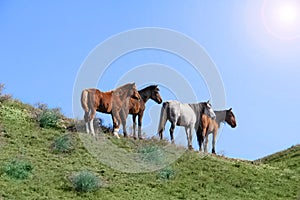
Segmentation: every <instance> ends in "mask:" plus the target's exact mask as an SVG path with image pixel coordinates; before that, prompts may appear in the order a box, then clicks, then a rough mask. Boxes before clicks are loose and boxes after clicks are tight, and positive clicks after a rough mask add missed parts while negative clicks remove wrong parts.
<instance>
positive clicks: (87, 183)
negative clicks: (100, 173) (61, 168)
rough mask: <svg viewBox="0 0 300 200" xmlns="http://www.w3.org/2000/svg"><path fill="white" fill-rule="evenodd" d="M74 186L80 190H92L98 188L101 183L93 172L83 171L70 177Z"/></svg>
mask: <svg viewBox="0 0 300 200" xmlns="http://www.w3.org/2000/svg"><path fill="white" fill-rule="evenodd" d="M70 180H71V182H72V185H73V188H74V189H75V190H76V191H78V192H91V191H95V190H97V189H98V188H99V187H100V185H101V181H100V179H99V178H98V177H97V176H96V175H95V174H94V173H92V172H89V171H81V172H78V173H76V174H75V175H73V176H72V177H71V178H70Z"/></svg>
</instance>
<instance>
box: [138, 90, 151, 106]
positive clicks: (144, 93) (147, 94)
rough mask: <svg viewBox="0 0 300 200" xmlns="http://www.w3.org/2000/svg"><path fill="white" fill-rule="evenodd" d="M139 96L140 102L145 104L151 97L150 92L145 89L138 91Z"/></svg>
mask: <svg viewBox="0 0 300 200" xmlns="http://www.w3.org/2000/svg"><path fill="white" fill-rule="evenodd" d="M139 94H140V96H141V98H142V100H143V101H144V103H146V102H147V101H148V100H149V99H150V97H151V92H150V91H149V90H147V88H146V89H142V90H140V91H139Z"/></svg>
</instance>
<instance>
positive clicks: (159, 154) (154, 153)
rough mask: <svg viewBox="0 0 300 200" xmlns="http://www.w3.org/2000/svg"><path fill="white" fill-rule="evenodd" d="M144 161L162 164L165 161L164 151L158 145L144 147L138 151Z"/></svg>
mask: <svg viewBox="0 0 300 200" xmlns="http://www.w3.org/2000/svg"><path fill="white" fill-rule="evenodd" d="M138 153H139V154H140V157H141V159H142V160H143V161H146V162H151V163H155V164H160V163H161V162H163V160H164V151H163V149H161V148H159V147H158V146H157V145H144V146H142V147H140V148H139V149H138Z"/></svg>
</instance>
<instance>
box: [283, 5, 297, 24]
mask: <svg viewBox="0 0 300 200" xmlns="http://www.w3.org/2000/svg"><path fill="white" fill-rule="evenodd" d="M279 18H280V20H281V23H285V24H287V25H290V24H292V23H293V22H295V20H296V19H297V8H296V7H295V6H293V5H284V6H282V7H280V8H279Z"/></svg>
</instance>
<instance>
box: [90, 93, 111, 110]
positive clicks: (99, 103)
mask: <svg viewBox="0 0 300 200" xmlns="http://www.w3.org/2000/svg"><path fill="white" fill-rule="evenodd" d="M87 91H88V94H89V97H88V99H89V106H90V107H92V108H93V109H96V110H97V111H98V112H102V113H111V110H112V102H111V99H112V91H109V92H101V91H100V90H98V89H96V88H90V89H87Z"/></svg>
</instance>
